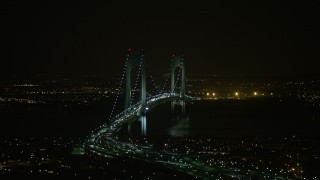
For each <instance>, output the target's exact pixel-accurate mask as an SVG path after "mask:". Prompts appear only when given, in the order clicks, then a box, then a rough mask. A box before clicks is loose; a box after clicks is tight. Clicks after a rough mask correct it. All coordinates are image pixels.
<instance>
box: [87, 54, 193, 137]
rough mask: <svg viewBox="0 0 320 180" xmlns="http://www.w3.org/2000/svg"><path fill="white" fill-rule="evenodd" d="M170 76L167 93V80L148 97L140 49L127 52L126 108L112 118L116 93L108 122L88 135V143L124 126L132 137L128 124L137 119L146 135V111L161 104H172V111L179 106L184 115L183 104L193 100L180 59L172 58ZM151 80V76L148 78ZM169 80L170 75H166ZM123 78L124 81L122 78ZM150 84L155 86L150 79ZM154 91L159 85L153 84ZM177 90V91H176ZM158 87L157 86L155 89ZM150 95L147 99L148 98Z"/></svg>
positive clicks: (143, 60) (113, 132)
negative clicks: (134, 77) (133, 71)
mask: <svg viewBox="0 0 320 180" xmlns="http://www.w3.org/2000/svg"><path fill="white" fill-rule="evenodd" d="M134 67H137V68H136V69H138V70H137V71H138V73H137V76H136V79H135V81H134V82H133V84H134V87H133V88H134V89H133V90H132V85H131V83H132V82H131V81H132V76H131V74H132V73H131V71H132V69H133V68H134ZM176 69H179V70H180V71H179V73H178V75H177V78H176V77H175V76H176V75H175V70H176ZM170 73H171V88H170V90H167V91H165V90H164V89H165V86H166V84H167V82H168V79H166V81H165V82H164V85H163V87H162V88H161V89H160V90H158V92H157V94H156V95H153V96H152V95H150V93H147V91H146V89H147V88H146V63H145V56H144V52H143V50H141V51H129V52H128V54H127V56H126V62H125V68H124V71H123V75H122V78H121V81H120V86H122V84H123V82H125V106H124V111H122V112H120V113H118V114H117V115H115V116H113V114H114V111H115V107H116V103H117V101H118V99H119V96H120V95H119V93H118V94H117V97H116V100H115V103H114V106H113V108H112V110H111V113H110V117H109V118H110V119H109V121H108V122H106V123H105V124H104V125H102V126H100V127H99V128H97V129H95V130H94V131H93V132H92V134H91V138H90V139H91V141H93V140H95V139H96V138H97V137H100V136H109V137H111V136H113V135H115V133H116V132H118V131H119V130H120V129H121V128H123V127H124V126H127V127H128V134H129V135H130V134H131V123H132V122H134V121H136V120H138V121H140V122H141V134H142V135H144V136H145V135H146V134H147V119H146V112H147V110H150V109H152V108H153V107H155V106H157V105H158V104H160V103H163V102H171V111H172V112H175V107H176V105H178V104H179V105H181V113H185V101H186V100H192V99H193V98H192V97H190V96H188V95H186V93H185V89H186V88H185V86H186V74H185V66H184V60H183V57H182V56H173V59H172V64H171V67H170ZM151 77H152V76H151ZM169 77H170V76H169ZM124 78H125V79H124ZM139 79H141V80H140V98H139V100H138V102H137V103H135V104H134V103H133V99H134V96H135V94H136V93H137V92H139V91H138V90H137V89H138V87H137V86H138V82H139ZM152 82H153V84H154V83H155V82H154V80H153V79H152ZM178 82H180V87H178V86H177V85H178ZM154 86H155V87H156V88H157V87H158V86H156V85H154ZM177 87H178V88H177ZM158 88H159V87H158ZM176 89H180V91H179V92H178V93H176V92H175V90H176ZM119 91H121V87H120V88H118V92H119ZM147 95H149V97H147Z"/></svg>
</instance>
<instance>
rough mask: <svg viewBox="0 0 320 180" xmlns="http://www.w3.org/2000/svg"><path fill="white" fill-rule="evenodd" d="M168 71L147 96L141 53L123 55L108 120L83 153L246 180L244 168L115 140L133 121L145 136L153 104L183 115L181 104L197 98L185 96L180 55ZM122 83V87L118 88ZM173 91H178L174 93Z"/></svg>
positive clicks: (216, 176) (183, 106)
mask: <svg viewBox="0 0 320 180" xmlns="http://www.w3.org/2000/svg"><path fill="white" fill-rule="evenodd" d="M135 66H136V67H138V68H136V69H137V75H136V79H135V80H134V81H133V90H132V86H131V71H132V69H133V67H135ZM177 68H178V69H179V73H178V74H177V77H176V75H175V70H176V69H177ZM169 72H170V76H168V78H167V79H166V80H165V81H164V83H163V86H162V87H161V86H159V85H156V82H155V80H154V79H151V82H152V84H153V85H154V87H156V88H157V93H156V94H155V95H151V94H150V93H148V92H147V91H146V89H147V88H146V78H147V77H150V78H152V76H151V75H149V76H147V75H146V74H147V73H146V64H145V57H144V53H143V51H130V52H129V53H128V54H127V56H126V61H125V66H124V70H123V74H122V77H121V81H120V83H119V86H120V87H119V88H118V94H117V96H116V98H115V102H114V105H113V107H112V109H111V113H110V116H109V120H106V123H105V124H103V125H101V126H100V127H98V128H97V129H95V130H93V131H92V132H91V134H90V135H89V136H88V138H86V140H85V144H84V146H85V151H86V153H87V154H93V155H96V156H99V157H104V158H115V159H122V160H140V161H145V162H146V163H150V164H156V165H162V166H165V167H166V168H169V169H172V170H174V171H180V172H183V173H186V174H189V175H191V176H194V177H197V178H198V177H199V178H202V179H219V178H220V175H225V176H226V177H232V178H234V177H236V178H239V179H248V178H249V177H250V176H249V175H248V172H247V170H246V169H241V170H240V169H238V168H235V167H228V166H211V165H208V163H204V162H202V161H200V160H199V159H197V158H194V157H190V156H185V155H183V154H179V153H174V152H168V151H165V150H162V151H159V150H157V151H156V150H154V149H152V147H150V146H142V145H139V144H136V143H130V142H124V141H120V140H118V138H117V134H118V132H119V131H120V130H121V129H122V128H124V127H127V128H128V134H129V135H130V133H131V124H132V123H133V122H135V121H140V124H141V134H142V135H143V136H145V135H146V134H147V119H146V113H147V111H148V110H150V109H152V108H154V107H156V106H157V105H159V104H161V103H164V102H171V111H172V112H175V108H176V106H177V105H179V106H181V108H182V109H181V113H185V105H186V103H185V102H186V101H192V100H196V99H197V98H194V97H191V96H188V95H186V93H185V92H186V74H185V65H184V60H183V57H182V56H177V57H175V56H174V57H173V59H172V62H171V67H170V71H169ZM139 79H140V80H139ZM170 79H171V87H170V88H167V90H166V88H165V86H166V85H167V84H168V82H169V81H170ZM138 82H140V90H139V91H138V90H137V89H138V85H139V83H138ZM124 84H125V88H121V87H122V85H124ZM159 87H160V88H159ZM177 87H178V88H177ZM122 89H125V102H124V103H125V106H124V107H125V108H124V110H123V111H122V112H120V113H117V114H116V113H115V110H116V105H117V103H118V100H119V97H120V95H121V93H120V91H121V90H122ZM177 89H178V90H179V92H176V90H177ZM137 92H140V97H139V98H138V99H139V100H138V102H136V103H134V97H135V95H136V94H137Z"/></svg>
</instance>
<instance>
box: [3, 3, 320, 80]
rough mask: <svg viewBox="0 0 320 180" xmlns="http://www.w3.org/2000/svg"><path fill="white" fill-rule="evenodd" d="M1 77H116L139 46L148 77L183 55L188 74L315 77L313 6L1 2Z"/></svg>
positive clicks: (318, 74) (319, 74) (316, 55)
mask: <svg viewBox="0 0 320 180" xmlns="http://www.w3.org/2000/svg"><path fill="white" fill-rule="evenodd" d="M0 9H1V22H2V25H1V27H2V33H1V35H0V38H1V41H0V42H1V47H2V48H1V49H2V51H1V54H0V58H1V74H2V75H11V74H12V75H14V74H26V75H28V74H46V73H49V74H75V75H77V74H109V75H114V76H117V75H120V74H121V72H122V69H123V64H124V60H125V56H126V52H127V50H128V49H129V48H132V49H134V48H143V49H144V50H145V53H146V60H147V65H148V68H150V70H151V71H152V73H153V75H161V74H165V73H168V71H169V66H170V62H171V57H172V54H174V53H175V54H181V53H182V54H184V57H185V61H186V68H187V72H188V73H190V74H196V73H201V74H217V75H220V76H238V75H244V76H310V77H320V71H319V65H320V62H319V57H320V55H319V52H318V51H319V32H320V31H319V28H318V27H317V26H318V25H317V24H318V6H316V5H315V4H311V3H305V2H299V3H296V4H295V3H293V2H290V3H285V2H283V3H279V2H278V3H275V4H272V3H265V4H264V3H259V4H257V3H249V2H242V1H241V2H237V3H235V2H234V3H231V2H229V3H219V2H211V3H200V2H195V3H186V2H180V3H179V2H174V3H172V2H170V3H158V4H157V3H155V2H152V3H140V2H136V1H134V2H130V3H127V2H121V3H116V2H109V1H106V2H103V3H102V2H99V3H94V2H76V3H71V2H65V3H59V2H41V3H35V2H19V3H18V2H6V4H4V3H1V5H0Z"/></svg>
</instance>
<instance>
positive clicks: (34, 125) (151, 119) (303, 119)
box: [0, 99, 320, 138]
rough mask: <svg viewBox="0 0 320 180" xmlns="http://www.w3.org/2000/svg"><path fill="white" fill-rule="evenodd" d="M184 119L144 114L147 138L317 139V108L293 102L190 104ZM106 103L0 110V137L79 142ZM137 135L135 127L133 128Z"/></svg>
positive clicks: (158, 111)
mask: <svg viewBox="0 0 320 180" xmlns="http://www.w3.org/2000/svg"><path fill="white" fill-rule="evenodd" d="M186 108H187V113H186V115H184V116H182V115H178V114H175V115H172V114H171V112H170V104H169V103H167V104H161V105H159V106H158V107H156V108H155V109H153V110H151V111H150V112H148V115H147V126H148V130H147V131H148V135H149V136H150V137H159V136H199V137H242V136H287V135H292V134H297V135H301V136H311V137H320V132H319V131H318V129H320V118H319V107H313V106H312V105H310V104H308V103H305V102H303V101H299V100H297V99H287V100H282V101H280V100H279V99H256V100H220V101H196V102H193V103H188V104H187V107H186ZM110 109H111V103H101V104H94V105H89V106H66V107H65V106H63V105H4V104H0V122H1V125H0V131H1V132H0V135H1V137H3V138H5V137H32V136H36V137H59V136H61V137H84V136H86V135H88V134H89V133H90V131H91V130H92V129H94V128H95V127H98V126H99V125H101V124H102V123H104V122H105V121H106V120H107V119H108V115H109V113H110ZM134 128H135V132H136V133H138V132H139V122H136V123H135V124H134Z"/></svg>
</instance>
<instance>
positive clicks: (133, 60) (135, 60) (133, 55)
mask: <svg viewBox="0 0 320 180" xmlns="http://www.w3.org/2000/svg"><path fill="white" fill-rule="evenodd" d="M127 60H128V62H127V68H126V99H125V107H124V108H125V109H128V108H130V102H131V70H132V68H133V67H134V66H138V67H139V68H140V73H141V74H140V76H141V89H140V92H141V95H140V104H141V110H140V112H139V114H138V115H139V116H140V119H139V120H140V121H141V131H142V132H141V133H142V135H146V134H147V120H146V107H147V103H146V68H145V59H144V53H143V50H141V51H130V50H129V53H128V54H127ZM128 133H129V135H130V134H131V124H130V123H129V124H128Z"/></svg>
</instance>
